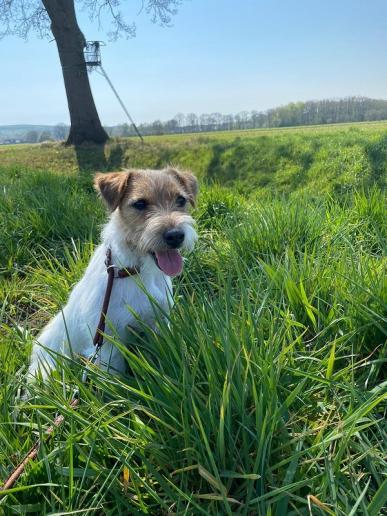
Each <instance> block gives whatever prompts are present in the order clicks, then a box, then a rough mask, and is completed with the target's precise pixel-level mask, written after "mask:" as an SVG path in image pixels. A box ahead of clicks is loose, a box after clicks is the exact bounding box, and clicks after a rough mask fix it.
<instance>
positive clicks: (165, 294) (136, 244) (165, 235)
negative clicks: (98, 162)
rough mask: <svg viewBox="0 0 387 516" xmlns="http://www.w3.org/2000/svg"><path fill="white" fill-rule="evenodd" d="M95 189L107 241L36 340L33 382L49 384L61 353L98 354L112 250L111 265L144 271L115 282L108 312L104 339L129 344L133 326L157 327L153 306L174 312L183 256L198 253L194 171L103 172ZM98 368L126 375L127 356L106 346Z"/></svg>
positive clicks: (30, 370)
mask: <svg viewBox="0 0 387 516" xmlns="http://www.w3.org/2000/svg"><path fill="white" fill-rule="evenodd" d="M94 186H95V188H96V190H97V191H98V192H99V193H100V194H101V196H102V198H103V199H104V201H105V202H106V204H107V206H108V209H109V211H110V219H109V222H108V223H107V224H106V226H105V227H104V229H103V231H102V243H101V244H100V245H99V246H98V247H97V248H96V250H95V252H94V254H93V256H92V258H91V260H90V263H89V265H88V267H87V269H86V272H85V274H84V276H83V277H82V279H81V280H80V281H79V283H77V285H76V286H75V287H74V289H73V291H72V292H71V294H70V297H69V300H68V302H67V304H66V306H65V307H64V308H63V310H62V311H61V312H59V313H58V314H57V315H56V316H55V317H54V318H53V319H52V320H51V321H50V322H49V323H48V324H47V326H46V327H45V328H44V329H43V331H42V332H41V334H40V335H39V336H38V337H37V340H36V342H35V343H34V346H33V350H32V356H31V363H30V367H29V378H30V379H31V378H33V377H35V375H36V373H37V372H38V371H40V373H41V374H42V376H43V378H45V377H46V376H47V374H48V373H49V372H50V370H52V369H54V368H55V366H56V361H55V354H64V355H67V356H69V355H70V353H71V354H73V353H74V354H79V355H81V356H84V357H87V356H90V355H91V354H92V352H93V349H94V345H93V336H94V334H95V331H96V328H97V327H98V321H99V318H100V314H101V307H102V304H103V299H104V295H105V291H106V281H107V274H106V265H105V258H106V252H107V249H110V250H111V257H112V262H113V264H115V265H116V266H118V267H121V268H135V269H136V270H138V272H139V274H138V275H133V276H129V277H125V278H120V279H118V280H115V281H114V284H113V290H112V294H111V300H110V304H109V308H108V311H107V314H106V329H105V334H106V335H109V334H110V335H112V334H114V335H116V336H118V338H119V339H120V340H121V341H123V342H125V339H126V338H127V337H128V334H127V332H128V326H132V327H134V328H136V327H137V328H138V327H139V322H138V319H141V321H142V322H143V323H145V324H148V325H150V326H151V327H154V325H155V321H156V318H157V315H156V312H155V306H160V307H161V308H162V309H163V310H164V311H165V312H168V311H169V308H170V307H171V305H172V281H171V277H173V276H177V275H178V274H180V273H181V271H182V269H183V259H182V257H181V255H180V252H179V250H180V249H187V250H190V249H192V248H193V246H194V244H195V241H196V239H197V235H196V232H195V230H194V227H193V226H194V220H193V219H192V217H191V216H190V215H189V214H188V206H189V204H191V205H193V204H194V202H195V199H196V196H197V192H198V184H197V180H196V178H195V177H194V176H193V175H192V174H190V173H189V172H182V171H179V170H176V169H173V168H166V169H164V170H128V171H125V172H114V173H106V174H97V175H96V176H95V180H94ZM151 299H152V300H153V301H151ZM134 314H136V315H134ZM49 350H52V351H53V352H54V353H50V351H49ZM98 364H99V365H100V366H101V367H103V368H106V369H108V370H109V371H112V372H124V371H125V369H126V364H125V360H124V358H123V356H122V355H121V353H120V352H119V350H118V349H117V347H115V346H114V345H113V344H112V343H111V342H109V339H105V343H104V345H103V346H102V348H101V351H100V355H99V358H98Z"/></svg>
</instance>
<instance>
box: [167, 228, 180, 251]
mask: <svg viewBox="0 0 387 516" xmlns="http://www.w3.org/2000/svg"><path fill="white" fill-rule="evenodd" d="M164 240H165V241H166V243H167V244H168V247H172V248H173V249H176V248H178V247H180V246H181V244H182V243H183V240H184V231H182V230H181V229H168V231H166V232H165V233H164Z"/></svg>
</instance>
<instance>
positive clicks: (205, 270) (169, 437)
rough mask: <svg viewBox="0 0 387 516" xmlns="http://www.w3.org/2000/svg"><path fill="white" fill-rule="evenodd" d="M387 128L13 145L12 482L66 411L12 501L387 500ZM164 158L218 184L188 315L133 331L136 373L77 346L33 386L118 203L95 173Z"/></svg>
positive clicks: (1, 250) (318, 503)
mask: <svg viewBox="0 0 387 516" xmlns="http://www.w3.org/2000/svg"><path fill="white" fill-rule="evenodd" d="M386 129H387V124H383V123H378V124H357V125H353V126H352V125H340V126H329V127H317V128H316V127H314V128H305V129H301V128H299V129H294V130H289V129H287V130H269V131H246V132H239V133H221V134H214V133H212V134H211V135H194V136H191V135H182V136H173V137H172V136H171V137H168V136H165V137H149V138H146V143H145V145H142V144H141V143H139V142H136V141H135V140H133V139H126V140H113V141H112V142H111V143H109V144H108V145H107V146H105V148H104V149H97V148H94V147H88V146H84V147H82V148H78V149H74V148H72V147H64V146H61V145H59V144H54V143H46V144H41V145H18V146H4V147H0V186H1V189H0V240H1V246H0V282H1V283H0V286H1V290H0V339H1V340H0V413H1V416H0V443H1V445H0V481H1V479H4V478H5V477H6V476H7V474H8V472H9V471H10V470H11V469H12V467H13V466H14V465H16V464H17V462H18V461H19V460H20V459H21V458H22V457H23V455H24V454H25V453H26V452H27V450H28V449H29V447H30V446H31V445H32V443H33V442H34V441H35V439H36V437H37V436H39V435H43V434H44V431H45V429H46V428H47V426H48V425H49V422H50V421H51V420H52V418H53V417H54V416H55V414H56V413H57V412H60V413H62V414H64V415H65V417H66V422H65V424H64V425H63V426H62V427H61V428H60V429H58V431H57V432H56V433H55V435H54V437H53V439H52V440H51V441H50V442H48V443H47V444H46V445H44V446H42V448H41V450H40V454H39V460H38V461H37V462H35V463H34V464H31V465H30V466H29V467H28V468H27V470H26V472H25V474H24V475H23V476H22V478H21V479H20V481H19V482H18V484H17V485H16V486H15V487H14V488H13V489H11V490H9V491H8V492H3V493H0V513H1V512H3V513H4V514H29V513H31V514H111V515H117V514H123V515H125V514H144V513H145V514H152V515H158V514H160V515H162V514H211V515H212V514H214V515H218V514H242V515H259V516H271V515H273V516H274V515H275V516H282V515H307V514H309V515H310V514H313V515H323V514H330V515H343V516H349V515H350V516H354V515H358V514H359V515H369V516H377V515H379V514H383V511H384V510H385V509H383V507H384V506H385V504H386V499H387V481H386V471H387V460H386V442H387V439H386V437H387V428H386V424H385V415H386V386H387V382H386V378H385V372H384V371H385V362H386V348H387V345H386V342H387V339H386V335H387V324H386V323H387V321H386V319H387V280H386V264H387V260H386V236H387V224H386V221H387V217H386V213H387V211H386V196H385V192H386V189H385V188H386V183H385V182H386V177H387V173H386V170H387V132H386ZM167 163H173V164H175V165H179V166H181V167H182V168H189V169H191V170H192V171H193V172H194V173H196V174H197V176H198V177H199V179H200V182H201V193H200V198H199V203H198V206H197V208H196V209H195V211H194V216H195V218H196V219H197V221H198V232H199V235H200V239H199V243H198V245H197V247H196V250H195V251H194V252H193V254H191V255H190V256H189V257H187V262H186V266H185V270H184V273H183V275H182V276H181V277H180V278H179V279H177V280H176V281H175V287H176V292H175V298H176V306H175V308H174V309H173V311H172V313H171V316H170V325H169V326H167V325H162V324H161V325H160V333H159V335H155V334H154V333H152V332H151V331H150V330H149V329H147V328H145V327H144V328H143V332H141V333H139V334H133V336H132V338H131V341H130V342H128V343H125V345H124V344H123V343H120V342H117V343H116V344H117V346H120V348H121V349H122V352H123V353H124V354H125V356H126V357H127V361H128V365H129V373H128V375H127V376H125V377H114V378H112V377H111V376H110V375H108V374H106V373H104V372H101V371H99V370H98V369H96V368H93V367H90V368H89V383H88V384H87V385H83V384H82V383H81V374H82V372H81V367H80V365H79V363H78V362H77V361H76V360H67V361H65V360H63V361H62V363H61V368H60V370H59V371H58V372H57V373H56V374H55V375H53V377H52V378H51V379H50V381H49V382H48V384H46V385H41V384H39V383H38V384H36V385H35V386H34V388H33V396H32V397H31V398H30V399H29V400H28V401H23V400H22V399H21V397H20V392H21V390H22V388H23V385H24V375H25V373H26V367H27V363H28V354H29V350H30V346H31V342H32V339H33V337H34V336H35V335H36V334H37V332H38V330H39V328H41V327H42V326H43V325H44V324H45V323H46V322H47V321H48V320H49V319H50V317H51V316H52V315H53V314H54V313H56V312H57V311H58V310H59V309H60V307H61V306H62V305H63V303H64V302H65V301H66V298H67V296H68V294H69V291H70V290H71V288H72V286H73V285H74V283H75V282H76V281H77V280H78V279H79V278H80V276H81V275H82V272H83V270H84V268H85V266H86V264H87V262H88V259H89V257H90V255H91V253H92V250H93V247H94V245H95V244H96V243H97V242H98V235H99V231H100V227H101V224H102V223H103V222H104V220H105V217H106V215H105V211H104V208H103V206H102V204H101V203H100V202H99V201H97V200H96V196H95V193H94V192H93V189H92V186H91V177H92V174H93V173H94V172H95V171H97V170H98V171H107V170H119V169H120V168H121V167H123V166H126V167H140V166H141V167H160V166H163V165H165V164H167ZM75 386H78V387H79V389H80V393H81V400H82V401H81V404H80V406H79V408H78V409H77V410H76V411H72V410H70V409H69V408H68V402H69V400H70V399H71V395H72V392H73V388H74V387H75Z"/></svg>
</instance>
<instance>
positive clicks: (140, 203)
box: [132, 199, 148, 211]
mask: <svg viewBox="0 0 387 516" xmlns="http://www.w3.org/2000/svg"><path fill="white" fill-rule="evenodd" d="M132 206H133V208H136V210H139V211H142V210H145V208H146V207H147V206H148V203H147V202H146V200H145V199H139V200H138V201H136V202H134V203H133V204H132Z"/></svg>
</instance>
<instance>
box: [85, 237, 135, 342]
mask: <svg viewBox="0 0 387 516" xmlns="http://www.w3.org/2000/svg"><path fill="white" fill-rule="evenodd" d="M105 265H106V271H107V273H108V281H107V284H106V290H105V296H104V299H103V304H102V310H101V315H100V318H99V322H98V326H97V330H96V332H95V335H94V339H93V344H94V346H96V347H97V348H100V347H101V346H102V344H103V333H104V331H105V323H106V315H107V311H108V308H109V303H110V298H111V295H112V290H113V282H114V279H115V278H128V277H129V276H135V275H136V274H139V273H140V271H139V270H138V269H136V268H135V267H126V268H123V269H119V268H118V267H117V266H116V265H113V262H112V251H111V249H110V248H109V247H108V249H107V251H106V259H105Z"/></svg>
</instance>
